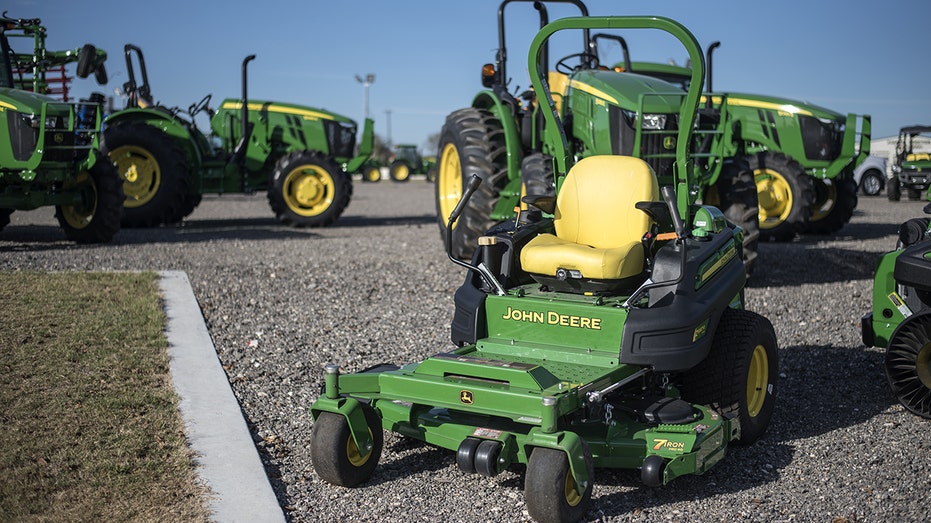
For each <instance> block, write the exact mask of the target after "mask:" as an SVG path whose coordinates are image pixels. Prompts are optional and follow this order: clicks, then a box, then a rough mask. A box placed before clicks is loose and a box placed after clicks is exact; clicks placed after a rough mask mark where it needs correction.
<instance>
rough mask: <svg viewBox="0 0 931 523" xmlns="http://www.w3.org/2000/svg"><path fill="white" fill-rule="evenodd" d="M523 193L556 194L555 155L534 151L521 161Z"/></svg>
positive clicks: (535, 194)
mask: <svg viewBox="0 0 931 523" xmlns="http://www.w3.org/2000/svg"><path fill="white" fill-rule="evenodd" d="M520 179H521V185H522V187H521V193H522V194H525V195H530V196H555V195H556V181H555V174H554V173H553V157H552V156H550V155H548V154H540V153H533V154H528V155H527V156H525V157H524V159H523V161H521V163H520Z"/></svg>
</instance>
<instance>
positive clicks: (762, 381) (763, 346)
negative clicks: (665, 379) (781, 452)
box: [681, 307, 779, 445]
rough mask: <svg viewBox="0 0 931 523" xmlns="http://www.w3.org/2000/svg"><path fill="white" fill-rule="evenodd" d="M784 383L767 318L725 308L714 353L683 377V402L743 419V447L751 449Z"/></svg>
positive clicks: (774, 341) (741, 425)
mask: <svg viewBox="0 0 931 523" xmlns="http://www.w3.org/2000/svg"><path fill="white" fill-rule="evenodd" d="M778 378H779V359H778V348H777V345H776V332H775V331H774V330H773V326H772V324H771V323H770V322H769V320H767V319H766V318H765V317H763V316H760V315H759V314H757V313H755V312H752V311H747V310H743V309H732V308H730V307H728V308H726V309H724V312H723V313H722V314H721V320H720V322H719V323H718V328H717V330H716V331H715V333H714V341H713V342H712V348H711V352H710V353H709V354H708V357H706V358H705V359H704V361H702V362H701V363H700V364H698V366H696V367H694V368H692V369H690V370H689V371H688V372H686V373H685V374H684V375H683V377H682V389H681V390H682V399H684V400H686V401H688V402H689V403H696V404H699V405H709V406H710V407H711V408H713V409H715V410H717V411H718V412H720V413H721V414H723V415H725V416H736V417H737V418H738V419H739V420H740V439H739V440H738V443H740V444H742V445H749V444H751V443H753V442H754V441H756V440H757V439H758V438H759V437H760V436H762V435H763V433H764V432H765V431H766V428H767V427H768V426H769V421H770V419H771V418H772V416H773V407H774V405H775V401H776V385H777V381H778Z"/></svg>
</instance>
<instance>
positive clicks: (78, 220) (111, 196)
mask: <svg viewBox="0 0 931 523" xmlns="http://www.w3.org/2000/svg"><path fill="white" fill-rule="evenodd" d="M63 189H64V190H65V191H66V192H68V191H77V192H79V193H80V200H81V201H80V203H77V204H75V205H59V206H57V207H56V208H55V217H56V218H58V223H59V224H60V225H61V228H62V229H63V230H64V231H65V236H67V237H68V239H69V240H71V241H74V242H77V243H106V242H109V241H110V240H112V239H113V236H114V235H115V234H116V233H117V232H119V230H120V218H121V217H122V216H123V184H122V180H120V175H119V174H118V173H117V172H116V168H115V167H114V166H113V164H112V163H110V162H109V161H108V160H107V158H106V157H105V156H101V157H99V158H98V159H97V162H96V163H94V166H93V167H91V168H90V170H86V171H82V172H81V173H80V174H79V175H78V176H77V178H75V179H74V180H71V181H68V182H65V184H64V186H63Z"/></svg>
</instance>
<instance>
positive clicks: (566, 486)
mask: <svg viewBox="0 0 931 523" xmlns="http://www.w3.org/2000/svg"><path fill="white" fill-rule="evenodd" d="M583 448H584V451H585V467H586V468H587V469H588V477H589V481H588V485H587V486H586V487H585V490H584V492H583V493H582V494H579V492H578V490H577V485H576V482H575V478H574V477H573V476H572V471H571V470H570V469H569V458H568V457H567V456H566V453H565V452H563V451H561V450H556V449H549V448H544V447H538V448H535V449H533V452H532V453H531V454H530V460H529V461H528V462H527V479H526V481H525V482H524V498H525V499H526V502H527V511H528V512H530V516H531V517H532V518H533V519H535V520H536V521H540V522H544V523H548V522H560V523H561V522H570V521H578V520H579V519H581V518H582V516H584V515H585V512H587V511H588V507H589V505H590V504H591V501H592V485H593V484H594V482H593V481H592V478H593V477H594V465H593V461H592V454H591V452H590V451H589V450H588V446H587V445H583Z"/></svg>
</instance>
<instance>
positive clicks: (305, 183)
mask: <svg viewBox="0 0 931 523" xmlns="http://www.w3.org/2000/svg"><path fill="white" fill-rule="evenodd" d="M335 190H336V182H335V181H334V180H333V177H332V176H330V173H328V172H327V171H326V169H324V168H322V167H320V166H319V165H312V164H310V165H301V166H298V167H296V168H294V169H292V170H291V172H289V173H288V175H287V176H286V177H285V179H284V186H283V188H282V192H283V195H282V196H283V197H284V201H285V204H286V205H287V206H288V208H289V209H291V210H292V211H293V212H294V213H295V214H298V215H301V216H317V215H319V214H321V213H323V212H324V211H326V210H327V209H329V208H330V205H332V204H333V198H334V192H335Z"/></svg>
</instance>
